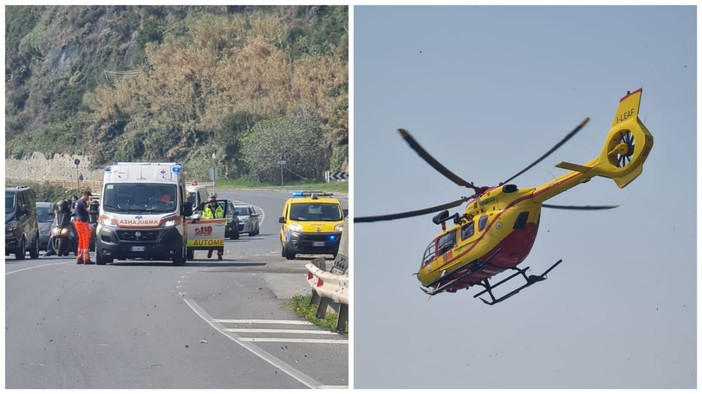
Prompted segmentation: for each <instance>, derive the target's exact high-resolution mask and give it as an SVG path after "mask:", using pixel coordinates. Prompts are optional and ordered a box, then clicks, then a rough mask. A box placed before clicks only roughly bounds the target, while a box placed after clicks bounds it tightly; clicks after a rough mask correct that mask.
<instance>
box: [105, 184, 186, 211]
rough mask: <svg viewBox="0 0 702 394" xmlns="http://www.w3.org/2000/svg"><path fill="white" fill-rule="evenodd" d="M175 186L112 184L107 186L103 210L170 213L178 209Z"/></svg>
mask: <svg viewBox="0 0 702 394" xmlns="http://www.w3.org/2000/svg"><path fill="white" fill-rule="evenodd" d="M177 190H178V189H177V187H176V185H175V184H160V183H111V184H107V185H105V190H104V193H103V196H102V199H103V201H102V209H103V211H105V212H112V213H140V212H141V213H143V212H148V213H168V212H173V211H175V210H176V208H177V204H176V202H177V201H178V198H177Z"/></svg>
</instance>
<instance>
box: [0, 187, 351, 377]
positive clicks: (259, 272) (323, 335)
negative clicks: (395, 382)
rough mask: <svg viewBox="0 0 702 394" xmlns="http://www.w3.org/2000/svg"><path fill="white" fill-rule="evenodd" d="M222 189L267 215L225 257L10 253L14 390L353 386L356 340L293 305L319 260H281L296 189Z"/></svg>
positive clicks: (8, 370) (228, 246)
mask: <svg viewBox="0 0 702 394" xmlns="http://www.w3.org/2000/svg"><path fill="white" fill-rule="evenodd" d="M219 196H220V197H221V198H230V199H233V200H240V201H245V202H247V203H251V204H253V205H255V206H257V207H259V208H260V210H262V212H263V216H262V219H263V223H262V225H261V233H260V234H259V235H258V236H254V237H249V236H248V235H242V236H241V238H240V239H239V240H235V241H231V240H227V241H226V242H225V256H224V260H223V261H221V262H220V261H217V260H216V257H215V258H213V259H208V258H207V256H206V252H202V251H198V252H196V254H195V260H193V261H188V263H187V264H185V265H184V266H173V265H172V264H170V263H169V262H140V261H128V262H124V263H123V262H116V263H115V264H109V265H106V266H96V265H89V266H84V265H76V264H75V262H74V257H73V256H71V257H70V258H65V257H64V258H59V257H40V258H39V259H37V260H24V261H16V260H14V259H12V256H9V257H10V259H8V260H6V264H5V384H6V388H11V389H12V388H54V389H56V388H62V389H110V388H142V389H145V388H160V389H171V388H183V389H196V388H219V389H236V388H268V389H273V388H330V387H331V388H343V387H346V386H347V385H348V338H347V337H346V336H341V335H338V334H335V333H330V332H327V331H323V330H321V329H319V328H317V327H316V326H313V325H310V324H309V323H307V322H306V321H305V320H303V319H301V318H299V317H298V316H297V315H296V314H295V313H294V312H292V311H290V310H288V309H287V308H286V307H285V305H284V303H285V301H286V300H287V299H289V298H290V297H291V296H292V295H294V294H308V293H309V292H310V289H309V286H308V285H307V283H306V280H305V279H306V276H305V274H306V269H305V267H304V265H305V263H306V262H308V261H309V260H310V259H312V258H313V257H315V256H301V258H299V259H297V260H295V261H287V260H284V258H282V257H281V256H280V242H279V238H278V229H279V224H278V220H277V219H278V216H279V215H280V212H279V211H280V210H281V208H282V204H283V202H284V201H285V199H287V194H282V193H275V192H255V191H247V192H243V191H241V192H238V191H237V192H232V191H219ZM342 202H343V203H344V205H347V204H346V201H342ZM215 256H216V254H215ZM326 257H327V258H328V259H331V256H326Z"/></svg>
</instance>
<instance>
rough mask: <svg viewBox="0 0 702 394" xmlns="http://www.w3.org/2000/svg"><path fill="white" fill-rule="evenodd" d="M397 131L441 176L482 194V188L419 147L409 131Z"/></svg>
mask: <svg viewBox="0 0 702 394" xmlns="http://www.w3.org/2000/svg"><path fill="white" fill-rule="evenodd" d="M397 131H399V132H400V135H401V136H402V138H404V139H405V141H407V143H408V144H409V146H410V148H412V149H413V150H414V151H415V152H417V154H418V155H419V157H421V158H422V159H424V161H426V162H427V163H428V164H429V165H430V166H432V167H433V168H434V169H435V170H436V171H439V172H440V173H441V175H443V176H445V177H446V178H448V179H449V180H451V181H452V182H453V183H455V184H457V185H458V186H464V187H467V188H470V189H473V191H475V192H476V193H479V192H480V188H479V187H477V186H475V185H474V184H473V183H472V182H468V181H466V180H465V179H463V178H461V177H459V176H458V175H456V174H454V173H453V172H451V170H449V169H448V168H446V167H444V165H443V164H441V163H439V161H438V160H436V159H435V158H434V157H433V156H432V155H430V154H429V152H427V151H426V150H424V148H422V146H421V145H419V143H418V142H417V140H415V139H414V137H412V136H411V135H410V133H409V132H407V130H405V129H398V130H397Z"/></svg>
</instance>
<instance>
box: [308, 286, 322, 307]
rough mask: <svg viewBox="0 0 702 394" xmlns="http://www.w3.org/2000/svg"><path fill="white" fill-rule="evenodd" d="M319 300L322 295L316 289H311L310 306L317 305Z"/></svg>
mask: <svg viewBox="0 0 702 394" xmlns="http://www.w3.org/2000/svg"><path fill="white" fill-rule="evenodd" d="M321 300H322V296H320V295H319V293H317V291H316V290H314V289H312V298H311V299H310V306H312V305H319V302H320V301H321Z"/></svg>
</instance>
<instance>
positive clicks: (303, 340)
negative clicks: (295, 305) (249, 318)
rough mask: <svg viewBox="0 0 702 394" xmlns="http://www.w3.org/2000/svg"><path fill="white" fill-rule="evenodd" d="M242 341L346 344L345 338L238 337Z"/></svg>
mask: <svg viewBox="0 0 702 394" xmlns="http://www.w3.org/2000/svg"><path fill="white" fill-rule="evenodd" d="M239 340H240V341H244V342H265V343H325V344H330V345H347V344H348V343H349V341H348V340H347V339H306V338H239Z"/></svg>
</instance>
